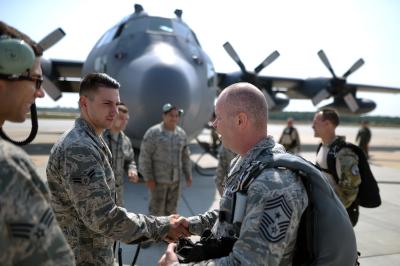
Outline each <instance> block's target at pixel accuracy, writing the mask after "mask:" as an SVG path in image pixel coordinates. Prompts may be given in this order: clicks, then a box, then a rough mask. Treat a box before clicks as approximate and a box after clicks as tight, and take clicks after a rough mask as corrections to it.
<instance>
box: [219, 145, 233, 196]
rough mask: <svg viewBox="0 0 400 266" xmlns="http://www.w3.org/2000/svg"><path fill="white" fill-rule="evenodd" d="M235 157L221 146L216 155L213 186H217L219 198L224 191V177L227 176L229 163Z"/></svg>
mask: <svg viewBox="0 0 400 266" xmlns="http://www.w3.org/2000/svg"><path fill="white" fill-rule="evenodd" d="M235 156H236V155H235V154H234V153H233V152H231V151H230V150H228V149H227V148H225V147H224V146H223V145H221V150H220V152H219V154H218V165H217V169H216V170H215V177H214V182H215V185H216V186H217V190H218V192H219V194H220V195H221V196H222V192H223V191H224V184H225V180H226V177H227V176H228V172H229V168H230V165H231V161H232V159H233V158H235Z"/></svg>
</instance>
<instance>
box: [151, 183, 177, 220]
mask: <svg viewBox="0 0 400 266" xmlns="http://www.w3.org/2000/svg"><path fill="white" fill-rule="evenodd" d="M179 196H180V182H179V181H178V182H175V183H172V184H157V185H156V187H155V188H154V189H151V190H150V202H149V214H150V215H155V216H164V215H166V216H168V215H170V214H174V213H177V212H176V207H177V205H178V199H179Z"/></svg>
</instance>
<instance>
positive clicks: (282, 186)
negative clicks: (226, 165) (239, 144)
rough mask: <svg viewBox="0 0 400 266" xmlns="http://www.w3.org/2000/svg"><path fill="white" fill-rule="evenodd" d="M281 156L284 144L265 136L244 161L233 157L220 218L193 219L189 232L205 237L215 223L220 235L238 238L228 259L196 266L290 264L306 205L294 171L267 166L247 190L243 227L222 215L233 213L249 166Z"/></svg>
mask: <svg viewBox="0 0 400 266" xmlns="http://www.w3.org/2000/svg"><path fill="white" fill-rule="evenodd" d="M283 152H284V149H283V147H282V146H281V145H279V144H275V141H274V140H273V139H272V137H267V138H265V139H263V140H262V141H260V142H259V143H258V144H256V145H255V146H254V147H253V148H252V149H251V150H250V151H249V152H248V153H247V154H246V155H245V156H244V157H239V156H238V157H236V158H235V159H234V161H233V162H232V165H233V167H232V168H231V170H230V172H229V176H228V179H227V181H226V186H225V190H224V194H223V196H222V199H221V201H220V211H219V217H220V218H219V220H218V221H217V211H212V212H208V213H205V214H204V215H199V216H193V217H190V218H189V220H190V225H189V230H190V231H191V232H193V233H196V234H201V233H202V232H203V231H204V230H205V229H206V228H211V227H212V226H213V225H214V226H213V228H212V231H213V232H214V234H215V235H216V236H217V237H222V236H225V237H234V236H236V237H238V240H237V241H236V242H235V244H234V246H233V250H232V252H231V253H230V254H229V256H227V257H222V258H218V259H215V260H210V261H203V262H200V263H198V264H194V265H291V264H292V258H293V252H294V247H295V243H296V238H297V229H298V226H299V223H300V218H301V215H302V214H303V212H304V210H305V208H306V207H307V205H308V197H307V193H306V191H305V189H304V186H303V183H302V182H301V180H300V178H299V177H298V176H296V175H295V174H294V172H292V171H291V170H287V169H277V168H265V169H264V170H263V171H262V172H260V173H259V174H258V176H257V178H256V179H255V180H254V181H253V182H252V183H251V184H250V186H249V187H248V191H247V200H246V202H245V207H244V215H243V220H242V222H241V224H239V225H236V224H232V223H229V222H228V221H224V220H225V219H222V218H221V217H222V215H221V212H224V213H228V214H229V213H230V215H233V214H232V212H233V210H232V206H233V205H234V204H233V197H234V194H235V193H234V191H237V188H238V185H239V184H240V178H241V176H242V175H244V174H245V173H246V171H247V170H248V169H249V167H250V165H251V163H252V162H254V161H263V162H268V160H271V158H272V154H273V153H283ZM228 216H229V215H228ZM226 217H227V216H226ZM214 223H215V224H214Z"/></svg>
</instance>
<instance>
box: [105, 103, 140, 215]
mask: <svg viewBox="0 0 400 266" xmlns="http://www.w3.org/2000/svg"><path fill="white" fill-rule="evenodd" d="M128 121H129V112H128V107H127V106H126V105H125V104H122V103H121V104H120V105H118V115H117V117H116V118H115V119H114V122H113V124H112V126H111V128H110V129H106V130H104V132H103V139H104V140H105V142H106V143H107V146H108V147H109V149H110V151H111V154H112V161H111V166H112V168H113V171H114V176H115V190H116V193H117V201H116V203H117V205H118V206H121V207H124V175H125V174H126V175H128V180H129V182H132V183H137V182H138V181H139V177H138V173H137V169H136V163H135V154H134V152H133V148H132V144H131V141H130V139H129V138H128V136H127V135H125V133H124V132H123V130H124V129H125V128H126V125H127V124H128Z"/></svg>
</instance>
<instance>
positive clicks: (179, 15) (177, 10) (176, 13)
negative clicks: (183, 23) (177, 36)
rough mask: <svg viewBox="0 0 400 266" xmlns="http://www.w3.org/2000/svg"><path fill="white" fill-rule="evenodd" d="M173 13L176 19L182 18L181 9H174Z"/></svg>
mask: <svg viewBox="0 0 400 266" xmlns="http://www.w3.org/2000/svg"><path fill="white" fill-rule="evenodd" d="M174 13H175V15H176V16H177V17H178V18H180V19H181V18H182V9H175V12H174Z"/></svg>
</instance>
